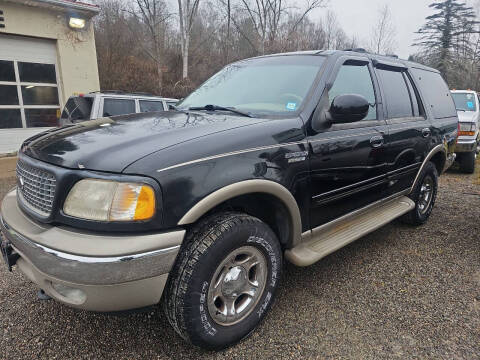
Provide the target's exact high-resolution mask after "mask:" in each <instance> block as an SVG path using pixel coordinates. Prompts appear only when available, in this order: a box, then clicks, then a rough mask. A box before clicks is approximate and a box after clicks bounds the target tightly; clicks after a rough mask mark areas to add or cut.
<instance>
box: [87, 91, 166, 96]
mask: <svg viewBox="0 0 480 360" xmlns="http://www.w3.org/2000/svg"><path fill="white" fill-rule="evenodd" d="M97 93H103V94H119V95H125V94H130V95H144V96H158V95H154V94H152V93H148V92H141V91H124V90H99V91H92V92H90V94H97Z"/></svg>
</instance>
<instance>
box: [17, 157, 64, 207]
mask: <svg viewBox="0 0 480 360" xmlns="http://www.w3.org/2000/svg"><path fill="white" fill-rule="evenodd" d="M17 185H18V191H19V195H20V198H21V200H22V202H23V203H24V205H26V206H28V207H29V208H30V209H31V210H33V211H34V212H36V213H38V214H40V215H42V216H49V215H50V213H51V212H52V207H53V199H54V196H55V186H56V179H55V176H53V174H51V173H50V172H48V171H45V170H42V169H38V168H35V167H33V166H30V165H28V164H26V163H24V162H22V161H21V160H18V162H17Z"/></svg>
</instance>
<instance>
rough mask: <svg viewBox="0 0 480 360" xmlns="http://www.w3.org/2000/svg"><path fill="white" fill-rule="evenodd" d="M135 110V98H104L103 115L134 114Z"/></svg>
mask: <svg viewBox="0 0 480 360" xmlns="http://www.w3.org/2000/svg"><path fill="white" fill-rule="evenodd" d="M134 112H135V100H127V99H104V100H103V116H115V115H124V114H133V113H134Z"/></svg>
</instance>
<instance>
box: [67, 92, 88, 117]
mask: <svg viewBox="0 0 480 360" xmlns="http://www.w3.org/2000/svg"><path fill="white" fill-rule="evenodd" d="M92 105H93V98H91V97H80V96H72V97H71V98H69V99H68V101H67V103H66V104H65V107H64V108H63V112H62V119H69V120H72V121H75V120H89V119H90V114H91V112H92Z"/></svg>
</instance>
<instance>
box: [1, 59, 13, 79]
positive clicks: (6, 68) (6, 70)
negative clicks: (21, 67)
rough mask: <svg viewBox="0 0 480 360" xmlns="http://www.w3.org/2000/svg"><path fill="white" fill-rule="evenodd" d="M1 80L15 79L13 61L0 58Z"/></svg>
mask: <svg viewBox="0 0 480 360" xmlns="http://www.w3.org/2000/svg"><path fill="white" fill-rule="evenodd" d="M0 81H15V70H14V69H13V61H4V60H0Z"/></svg>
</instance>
